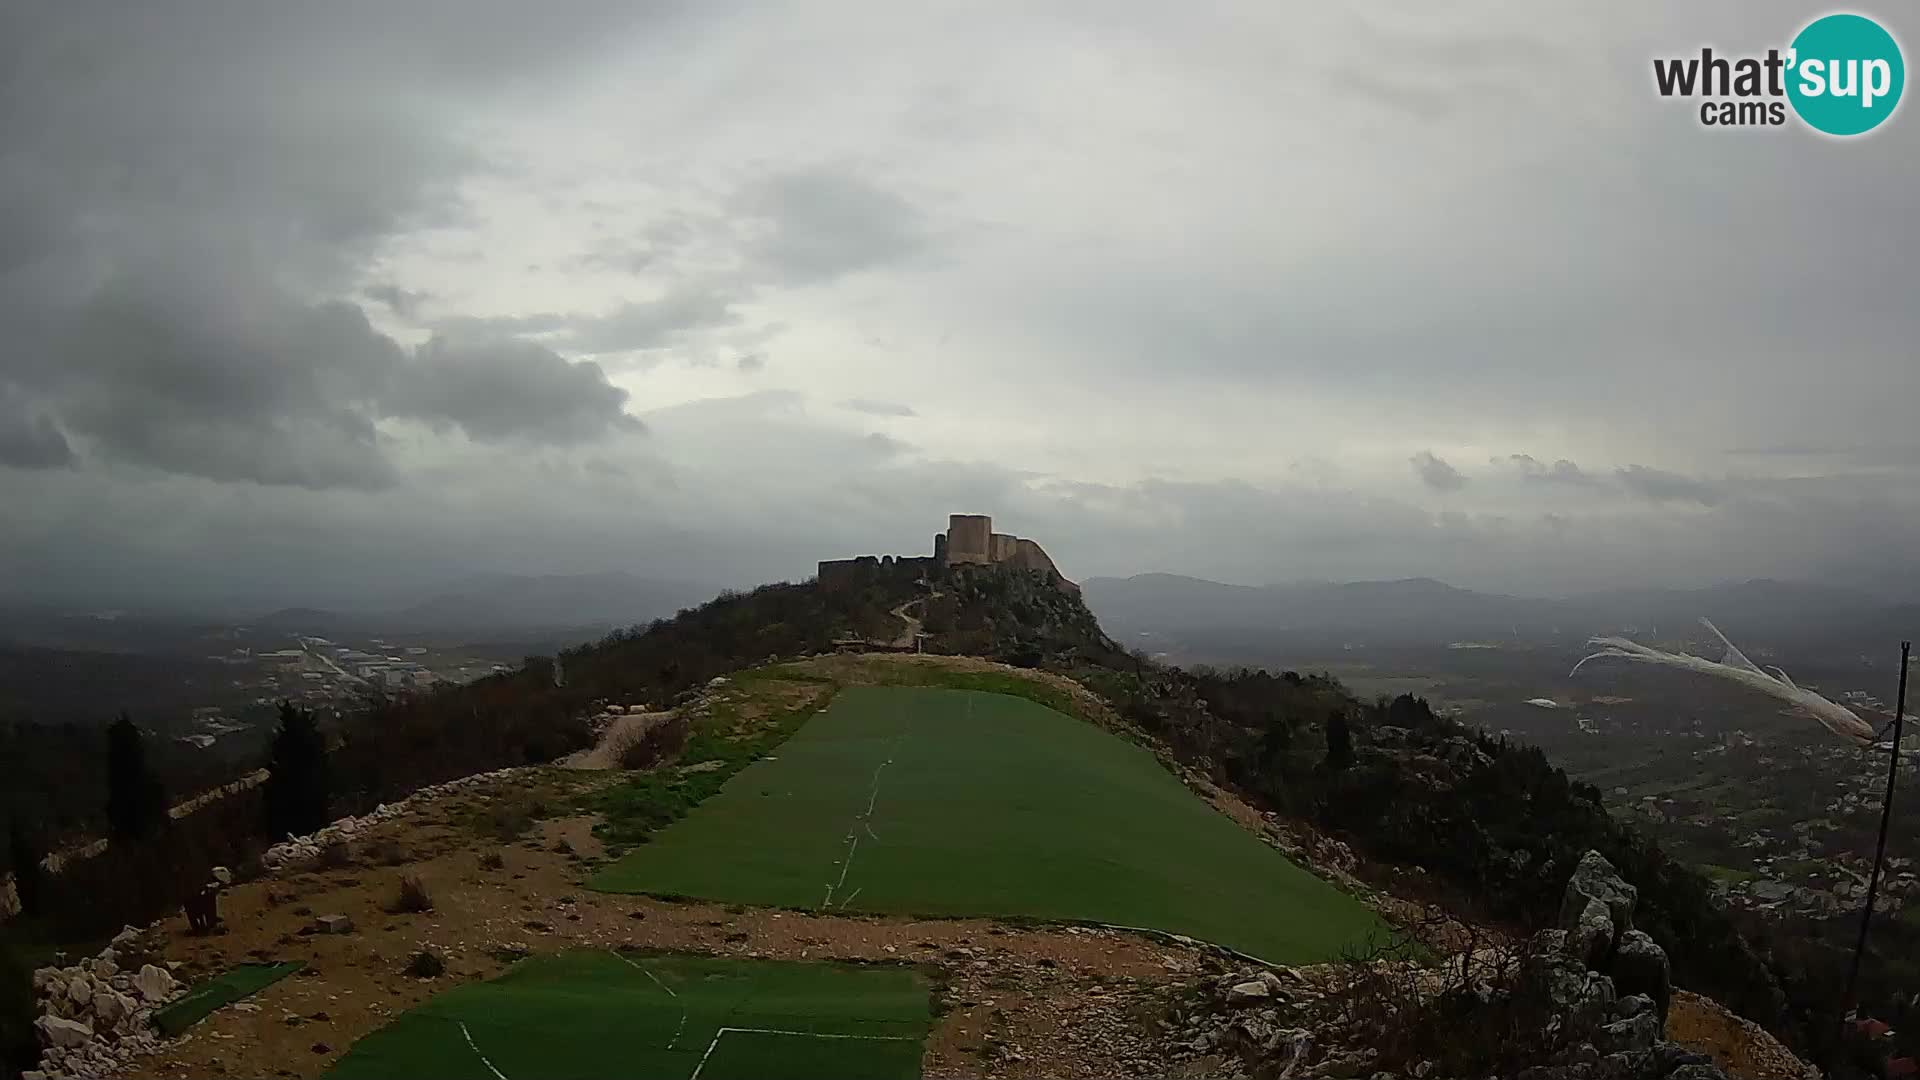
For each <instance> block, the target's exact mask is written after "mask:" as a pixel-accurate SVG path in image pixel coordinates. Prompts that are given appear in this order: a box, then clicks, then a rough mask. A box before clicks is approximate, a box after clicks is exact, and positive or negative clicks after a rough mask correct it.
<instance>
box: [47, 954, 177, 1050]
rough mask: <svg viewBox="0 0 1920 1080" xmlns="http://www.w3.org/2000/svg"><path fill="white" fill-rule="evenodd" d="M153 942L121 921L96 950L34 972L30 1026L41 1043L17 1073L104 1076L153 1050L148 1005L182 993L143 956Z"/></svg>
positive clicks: (155, 1037)
mask: <svg viewBox="0 0 1920 1080" xmlns="http://www.w3.org/2000/svg"><path fill="white" fill-rule="evenodd" d="M161 943H162V939H161V937H160V936H159V935H158V933H157V932H156V931H153V930H150V929H149V930H140V929H136V928H134V927H131V926H129V927H127V928H126V929H124V930H122V931H120V933H119V934H117V935H116V936H115V937H114V939H113V943H112V944H110V945H108V946H107V947H106V948H104V949H102V950H100V952H99V954H98V955H96V956H91V957H88V958H86V959H83V960H81V961H80V962H78V963H75V964H70V965H64V966H56V967H43V968H40V969H38V970H36V971H35V972H34V973H33V993H34V999H35V1003H36V1009H37V1011H38V1012H39V1013H40V1016H39V1017H38V1018H37V1019H36V1020H35V1021H34V1023H33V1029H34V1032H35V1034H36V1035H38V1036H39V1040H40V1044H41V1046H42V1047H43V1048H44V1049H43V1051H42V1053H41V1059H40V1063H39V1068H38V1069H37V1070H33V1071H30V1072H28V1073H27V1074H25V1075H28V1076H33V1075H35V1073H38V1075H39V1076H41V1077H46V1078H52V1077H73V1078H79V1077H93V1076H106V1075H109V1074H111V1073H114V1072H116V1071H118V1070H120V1069H122V1068H125V1067H126V1066H127V1065H128V1064H129V1063H130V1062H132V1061H133V1059H134V1058H135V1057H138V1056H140V1055H143V1054H150V1053H152V1052H154V1051H155V1050H157V1049H159V1048H160V1045H161V1039H160V1037H159V1036H158V1035H156V1034H154V1032H153V1031H152V1030H151V1027H152V1025H151V1023H150V1020H151V1017H152V1015H153V1011H154V1010H155V1009H156V1008H159V1007H160V1006H163V1005H165V1004H166V1003H168V1002H170V1001H172V1000H174V999H175V998H177V997H179V996H180V995H181V994H183V993H185V988H184V987H182V986H181V985H180V984H179V983H178V982H177V981H176V980H175V979H174V977H173V975H172V973H171V972H169V971H168V970H167V969H166V968H165V967H162V966H160V965H159V964H156V963H152V962H150V961H151V959H153V958H157V957H158V956H159V955H160V946H161ZM135 964H138V965H139V967H138V969H137V971H136V970H135V969H134V965H135Z"/></svg>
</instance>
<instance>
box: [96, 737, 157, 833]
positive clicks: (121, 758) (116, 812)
mask: <svg viewBox="0 0 1920 1080" xmlns="http://www.w3.org/2000/svg"><path fill="white" fill-rule="evenodd" d="M166 822H167V796H166V792H165V791H164V789H162V788H161V786H160V780H159V778H157V777H155V776H154V775H153V769H152V768H151V767H150V766H149V765H148V764H147V740H146V736H145V735H144V734H143V733H142V732H141V731H140V729H139V728H137V727H135V726H134V723H133V718H132V717H130V716H128V715H127V714H126V713H124V712H122V713H121V714H120V719H118V720H115V721H114V722H113V726H112V727H109V728H108V729H107V830H108V833H109V834H110V835H111V836H112V837H113V839H115V840H140V839H143V838H145V837H148V836H152V835H153V834H154V833H156V832H158V831H159V830H160V828H161V826H163V825H165V824H166Z"/></svg>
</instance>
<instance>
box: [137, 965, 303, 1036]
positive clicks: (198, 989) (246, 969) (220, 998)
mask: <svg viewBox="0 0 1920 1080" xmlns="http://www.w3.org/2000/svg"><path fill="white" fill-rule="evenodd" d="M306 966H307V965H306V964H304V963H301V962H298V961H289V962H287V963H283V964H241V965H240V966H239V967H237V968H234V969H233V970H232V971H229V972H226V973H225V974H223V975H219V976H217V977H215V978H212V979H208V980H207V981H206V982H203V983H200V984H198V985H196V986H194V987H193V989H191V990H189V991H187V996H186V997H183V998H181V999H180V1000H179V1001H176V1002H174V1003H173V1004H171V1005H169V1006H167V1007H166V1008H164V1009H161V1010H160V1011H159V1012H156V1013H154V1014H153V1025H154V1026H155V1027H157V1028H159V1029H160V1031H161V1032H162V1033H163V1034H165V1035H166V1036H167V1037H168V1038H173V1037H174V1036H176V1035H178V1034H180V1033H181V1032H182V1031H185V1030H186V1029H188V1028H190V1027H192V1026H193V1025H195V1024H197V1023H199V1022H200V1021H201V1020H203V1019H205V1018H206V1016H207V1014H208V1013H211V1012H213V1010H215V1009H217V1008H219V1007H220V1006H222V1005H226V1004H230V1003H232V1002H235V1001H239V1000H240V999H241V998H244V997H250V996H252V995H254V994H256V993H258V992H260V991H261V990H264V989H266V988H267V987H269V986H272V985H273V984H274V983H277V982H279V981H280V980H281V979H284V978H286V977H287V976H289V975H291V974H293V973H294V972H296V971H299V970H300V969H301V968H303V967H306Z"/></svg>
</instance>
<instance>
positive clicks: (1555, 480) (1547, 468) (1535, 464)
mask: <svg viewBox="0 0 1920 1080" xmlns="http://www.w3.org/2000/svg"><path fill="white" fill-rule="evenodd" d="M1507 461H1508V462H1509V463H1510V464H1512V465H1513V466H1514V467H1515V468H1517V469H1519V470H1520V476H1521V478H1522V479H1524V480H1526V481H1528V482H1529V483H1536V484H1565V485H1567V486H1569V487H1582V488H1598V487H1605V486H1606V481H1605V480H1603V479H1601V478H1600V477H1597V476H1595V475H1593V474H1592V473H1590V472H1587V471H1586V470H1584V469H1582V468H1581V467H1580V466H1578V465H1576V464H1574V463H1573V462H1571V461H1568V460H1567V459H1566V458H1560V459H1558V460H1556V461H1555V462H1554V463H1553V464H1551V465H1546V464H1542V463H1541V462H1540V461H1539V460H1538V459H1536V458H1535V457H1534V456H1533V455H1531V454H1510V455H1508V457H1507ZM1494 463H1495V464H1498V463H1499V462H1498V460H1497V459H1496V461H1495V462H1494Z"/></svg>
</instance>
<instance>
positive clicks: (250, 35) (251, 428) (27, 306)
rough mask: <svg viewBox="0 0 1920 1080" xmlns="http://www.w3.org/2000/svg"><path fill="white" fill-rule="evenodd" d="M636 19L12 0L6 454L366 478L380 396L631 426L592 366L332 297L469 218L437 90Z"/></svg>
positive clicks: (536, 431) (374, 455) (322, 484)
mask: <svg viewBox="0 0 1920 1080" xmlns="http://www.w3.org/2000/svg"><path fill="white" fill-rule="evenodd" d="M635 15H636V12H635V11H633V10H629V9H626V8H625V6H624V5H613V4H606V5H584V4H583V5H578V6H576V7H575V8H574V9H573V10H572V11H571V12H570V16H571V17H569V18H550V17H548V16H547V15H546V14H542V15H540V16H538V17H535V16H534V15H533V14H532V13H531V12H529V11H528V10H527V9H524V8H520V7H518V6H517V5H510V4H505V3H498V4H496V3H491V2H488V3H483V4H482V5H479V6H474V5H466V4H451V3H443V2H441V0H428V2H427V3H423V4H419V5H407V6H406V8H405V9H404V10H393V9H388V8H386V7H384V6H376V5H372V4H363V3H359V2H358V0H348V2H346V3H343V4H341V5H338V6H333V7H330V9H329V10H328V11H327V12H325V13H322V12H320V11H319V10H318V9H315V8H313V7H311V6H310V5H301V4H291V3H277V2H268V3H260V4H246V5H214V4H199V3H188V4H183V5H179V6H177V7H173V8H169V9H168V10H166V11H161V10H159V9H152V8H133V9H112V10H108V9H102V8H89V7H86V6H84V5H49V4H22V5H10V6H8V7H7V8H6V9H5V12H4V13H0V40H4V41H5V42H6V43H7V44H6V45H5V46H4V48H5V49H6V50H7V58H8V61H9V85H10V89H9V92H8V93H7V94H6V95H4V97H3V98H0V121H4V124H5V127H6V130H7V131H8V147H7V149H6V151H5V152H4V153H0V328H4V329H5V330H6V331H7V332H8V337H9V347H8V349H6V350H5V351H4V353H0V384H7V385H9V386H10V387H11V389H10V391H9V393H8V396H7V399H6V406H7V407H6V411H5V414H4V417H5V419H4V420H0V423H3V424H4V425H5V427H4V428H3V429H0V430H4V435H0V445H4V446H5V451H4V452H5V453H6V455H7V457H8V459H9V460H11V461H14V462H15V463H23V462H31V463H38V464H42V465H45V464H65V463H70V462H72V461H74V460H75V458H76V451H77V452H78V456H79V457H81V458H88V457H98V458H100V459H101V460H104V461H112V462H121V463H127V464H134V465H139V466H142V467H147V468H152V469H157V470H160V471H162V472H176V473H181V474H186V475H192V476H199V477H204V478H208V479H212V480H219V481H246V482H253V483H261V484H270V485H291V486H296V487H304V488H331V487H344V488H359V489H379V488H383V487H386V486H389V485H391V484H392V483H393V482H394V481H395V478H396V470H395V466H394V464H393V462H392V461H391V460H390V456H389V454H388V453H387V451H386V449H385V447H383V445H382V439H381V437H380V434H379V432H378V430H377V428H376V421H377V420H378V419H379V418H381V417H385V416H414V417H418V418H420V419H423V420H427V421H429V422H431V423H440V424H454V425H458V426H460V427H461V428H463V429H465V430H466V431H467V432H468V433H469V434H470V435H472V436H473V437H475V438H482V439H485V438H497V437H501V436H503V435H506V434H522V435H544V436H548V437H562V436H563V437H565V438H567V439H568V440H569V441H576V440H578V439H579V438H581V437H582V436H583V435H584V434H586V433H590V432H596V431H604V430H606V429H608V428H609V427H611V426H622V420H621V414H620V411H619V405H620V402H621V400H623V398H624V394H623V393H622V392H620V391H617V390H614V389H613V388H612V387H610V386H608V385H607V384H606V382H605V379H604V377H603V376H601V374H600V372H599V370H598V369H597V368H593V367H591V366H586V367H574V366H572V365H568V364H566V363H565V362H564V361H561V360H559V358H557V357H554V356H552V355H551V354H544V355H536V354H533V353H524V354H516V355H518V356H519V358H520V359H522V360H524V361H526V362H527V365H528V370H527V371H525V372H512V373H509V372H505V371H502V370H501V369H500V367H499V364H498V362H497V361H498V356H499V355H500V354H498V353H490V352H488V351H486V350H485V349H475V350H469V351H468V353H467V354H465V355H464V356H463V357H460V358H459V359H460V360H462V362H456V354H455V353H454V352H452V351H449V350H446V349H444V348H439V347H436V348H435V349H432V350H428V351H425V352H423V353H421V354H420V355H419V356H418V357H413V356H410V355H409V354H408V353H407V351H406V350H404V349H402V348H401V347H400V346H398V345H397V344H395V342H394V341H392V340H391V339H390V338H389V337H388V336H386V335H385V334H384V333H382V332H380V331H377V330H375V329H374V328H373V327H372V326H371V325H370V324H369V323H368V321H367V319H366V316H365V314H364V313H363V312H362V311H361V309H360V308H359V307H357V306H355V305H353V304H351V303H346V302H342V301H339V300H329V299H327V298H326V296H327V295H328V294H329V293H333V294H335V295H338V294H339V293H341V292H343V291H345V290H344V287H345V286H346V285H347V284H348V282H349V281H350V279H351V276H352V275H353V273H354V272H355V269H356V267H357V266H358V265H359V264H360V263H361V262H362V261H363V260H364V259H365V257H366V255H367V253H368V252H369V251H370V250H371V249H372V248H373V247H374V246H375V245H377V244H378V243H380V242H381V241H382V240H383V239H384V238H386V237H388V236H389V235H391V234H393V233H394V232H395V231H397V230H400V229H403V228H407V227H412V226H416V225H420V224H425V223H430V222H436V221H439V222H444V221H448V220H453V219H455V218H457V217H458V216H459V214H460V208H459V201H458V199H457V197H456V196H455V195H454V186H455V184H456V182H457V181H458V180H459V179H460V178H461V177H463V176H466V175H470V174H471V173H473V172H474V171H475V170H477V169H483V168H485V167H486V165H485V161H484V157H483V155H482V154H481V153H479V152H478V151H477V150H476V149H475V148H474V147H473V146H471V145H468V144H464V143H462V142H460V141H459V140H458V139H457V138H456V137H454V136H453V135H451V134H449V133H448V131H449V129H448V128H447V125H445V124H444V123H443V122H442V116H443V104H444V102H445V101H447V100H449V99H450V96H451V95H461V94H464V95H471V96H483V95H485V94H486V93H487V92H489V89H490V88H492V87H496V86H499V85H502V82H501V76H502V74H503V73H505V72H507V71H518V72H520V73H521V74H526V75H531V74H535V73H538V72H541V71H543V70H547V69H549V68H550V67H551V66H553V65H556V64H562V63H564V62H566V61H568V60H575V59H578V58H580V57H581V56H582V55H584V54H585V53H587V52H590V51H592V50H594V49H596V48H598V47H600V45H601V44H602V43H603V41H604V38H603V37H602V35H603V34H604V33H605V32H606V31H608V30H609V29H610V28H611V27H613V26H616V25H620V24H623V23H625V22H627V21H629V20H630V19H632V18H634V17H635ZM374 25H377V26H378V27H379V32H378V33H371V32H369V30H368V28H369V27H371V26H374ZM348 58H351V67H352V76H353V77H351V78H342V77H341V75H342V74H343V73H344V68H343V67H342V65H343V64H345V63H346V62H347V60H348ZM362 295H365V296H367V297H368V298H369V299H372V300H375V301H377V302H378V303H380V304H382V305H384V306H386V307H387V308H389V309H390V310H392V311H393V312H394V313H396V314H400V315H405V314H408V313H409V312H410V311H411V309H413V308H414V307H415V306H417V304H418V303H419V302H420V301H421V300H422V299H423V296H422V294H421V293H420V292H418V291H414V290H408V289H403V288H400V287H399V286H397V285H394V284H391V283H388V284H382V285H374V286H370V287H367V288H366V289H365V290H364V292H363V294H362ZM492 392H499V393H501V394H509V395H513V398H512V400H513V401H515V402H517V403H518V405H519V406H520V407H523V408H525V409H526V410H528V411H527V414H526V415H524V416H521V417H517V418H509V417H506V416H504V415H502V409H503V408H510V407H511V406H508V405H506V404H504V403H502V402H489V401H484V400H483V398H484V397H485V396H486V394H488V393H492ZM63 433H64V434H63ZM69 440H71V441H69Z"/></svg>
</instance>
